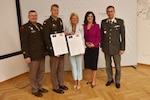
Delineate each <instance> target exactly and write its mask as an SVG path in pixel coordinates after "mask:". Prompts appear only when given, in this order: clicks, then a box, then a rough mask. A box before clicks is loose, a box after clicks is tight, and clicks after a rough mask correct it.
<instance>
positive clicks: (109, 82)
mask: <svg viewBox="0 0 150 100" xmlns="http://www.w3.org/2000/svg"><path fill="white" fill-rule="evenodd" d="M111 83H114V80H111V81H108V82H107V83H106V86H109V85H111Z"/></svg>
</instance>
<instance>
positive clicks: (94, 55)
mask: <svg viewBox="0 0 150 100" xmlns="http://www.w3.org/2000/svg"><path fill="white" fill-rule="evenodd" d="M98 56H99V48H86V50H85V55H84V67H85V69H91V70H97V62H98Z"/></svg>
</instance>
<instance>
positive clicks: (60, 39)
mask: <svg viewBox="0 0 150 100" xmlns="http://www.w3.org/2000/svg"><path fill="white" fill-rule="evenodd" d="M50 38H51V41H52V46H53V49H54V55H55V56H58V55H62V54H66V53H68V48H67V42H66V38H65V34H64V33H58V34H51V35H50Z"/></svg>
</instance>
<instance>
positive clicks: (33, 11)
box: [28, 10, 36, 14]
mask: <svg viewBox="0 0 150 100" xmlns="http://www.w3.org/2000/svg"><path fill="white" fill-rule="evenodd" d="M32 12H36V11H35V10H30V11H29V12H28V14H30V13H32Z"/></svg>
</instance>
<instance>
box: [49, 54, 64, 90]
mask: <svg viewBox="0 0 150 100" xmlns="http://www.w3.org/2000/svg"><path fill="white" fill-rule="evenodd" d="M50 69H51V79H52V86H53V89H59V86H62V85H64V56H60V57H54V56H51V57H50Z"/></svg>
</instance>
